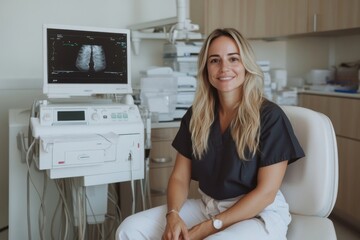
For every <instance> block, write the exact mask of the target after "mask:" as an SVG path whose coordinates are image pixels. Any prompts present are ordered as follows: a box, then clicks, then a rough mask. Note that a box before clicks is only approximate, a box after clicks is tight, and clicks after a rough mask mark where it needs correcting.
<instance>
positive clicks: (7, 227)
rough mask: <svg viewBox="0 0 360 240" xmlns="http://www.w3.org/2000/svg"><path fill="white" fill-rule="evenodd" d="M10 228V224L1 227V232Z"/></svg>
mask: <svg viewBox="0 0 360 240" xmlns="http://www.w3.org/2000/svg"><path fill="white" fill-rule="evenodd" d="M8 229H9V226H5V227H2V228H0V232H4V231H6V230H8Z"/></svg>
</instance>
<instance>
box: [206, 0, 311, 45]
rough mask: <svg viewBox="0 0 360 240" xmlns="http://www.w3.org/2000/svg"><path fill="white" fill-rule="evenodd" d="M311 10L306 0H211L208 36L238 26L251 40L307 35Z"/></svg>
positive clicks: (208, 9) (208, 13)
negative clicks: (216, 30) (308, 16)
mask: <svg viewBox="0 0 360 240" xmlns="http://www.w3.org/2000/svg"><path fill="white" fill-rule="evenodd" d="M307 11H308V9H307V1H302V0H223V1H219V0H207V1H206V2H205V26H206V27H205V33H207V34H208V33H210V32H211V31H212V30H213V29H215V28H218V27H234V28H236V29H238V30H239V31H240V32H241V33H242V34H244V36H246V37H248V38H260V37H273V36H284V35H290V34H298V33H305V32H306V31H307Z"/></svg>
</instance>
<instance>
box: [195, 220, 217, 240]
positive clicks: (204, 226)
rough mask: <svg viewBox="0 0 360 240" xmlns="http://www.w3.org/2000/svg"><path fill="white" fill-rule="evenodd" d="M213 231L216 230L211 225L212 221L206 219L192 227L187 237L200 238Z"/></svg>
mask: <svg viewBox="0 0 360 240" xmlns="http://www.w3.org/2000/svg"><path fill="white" fill-rule="evenodd" d="M215 232H216V230H215V229H214V227H213V226H212V221H211V220H207V221H204V222H202V223H199V224H197V225H195V226H194V227H192V228H191V229H190V230H189V237H190V239H191V240H201V239H204V238H206V237H207V236H209V235H211V234H214V233H215Z"/></svg>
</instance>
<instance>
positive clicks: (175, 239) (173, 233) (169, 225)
mask: <svg viewBox="0 0 360 240" xmlns="http://www.w3.org/2000/svg"><path fill="white" fill-rule="evenodd" d="M166 221H167V222H166V227H165V231H164V234H163V236H162V240H190V238H189V234H188V229H187V226H186V224H185V223H184V221H183V220H182V219H181V217H180V216H179V214H178V213H175V212H174V213H171V214H169V215H168V216H167V217H166Z"/></svg>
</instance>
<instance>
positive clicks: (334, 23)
mask: <svg viewBox="0 0 360 240" xmlns="http://www.w3.org/2000/svg"><path fill="white" fill-rule="evenodd" d="M308 3H309V16H308V30H309V32H320V31H330V30H343V29H349V28H357V27H360V2H359V1H358V0H309V1H308Z"/></svg>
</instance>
